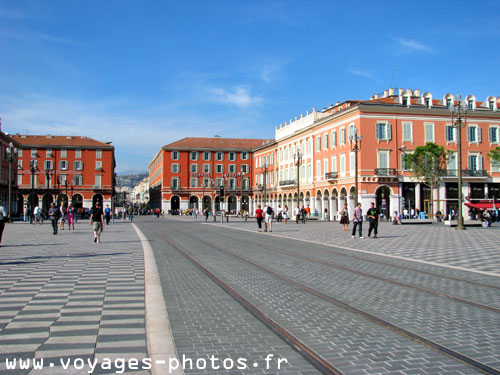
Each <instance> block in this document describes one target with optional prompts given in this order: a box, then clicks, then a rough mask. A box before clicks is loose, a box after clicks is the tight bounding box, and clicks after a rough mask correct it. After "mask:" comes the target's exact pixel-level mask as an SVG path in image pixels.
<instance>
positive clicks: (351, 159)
mask: <svg viewBox="0 0 500 375" xmlns="http://www.w3.org/2000/svg"><path fill="white" fill-rule="evenodd" d="M355 166H356V153H354V152H351V153H349V172H351V176H354V173H355V172H356V171H355Z"/></svg>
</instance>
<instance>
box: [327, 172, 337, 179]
mask: <svg viewBox="0 0 500 375" xmlns="http://www.w3.org/2000/svg"><path fill="white" fill-rule="evenodd" d="M337 178H339V174H338V172H328V173H325V180H335V179H337Z"/></svg>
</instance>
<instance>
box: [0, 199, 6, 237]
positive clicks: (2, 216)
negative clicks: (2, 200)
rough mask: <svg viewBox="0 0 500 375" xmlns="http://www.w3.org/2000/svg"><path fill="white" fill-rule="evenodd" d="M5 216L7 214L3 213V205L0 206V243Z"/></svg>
mask: <svg viewBox="0 0 500 375" xmlns="http://www.w3.org/2000/svg"><path fill="white" fill-rule="evenodd" d="M6 217H7V215H6V214H5V208H3V206H0V244H1V243H2V235H3V230H4V229H5V220H6ZM0 246H1V245H0Z"/></svg>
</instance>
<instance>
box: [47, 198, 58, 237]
mask: <svg viewBox="0 0 500 375" xmlns="http://www.w3.org/2000/svg"><path fill="white" fill-rule="evenodd" d="M59 212H60V211H59V209H58V208H57V206H56V204H55V203H54V202H52V203H51V204H50V208H49V220H50V222H51V223H52V232H53V233H52V234H57V220H58V219H59Z"/></svg>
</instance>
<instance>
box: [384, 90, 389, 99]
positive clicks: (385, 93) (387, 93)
mask: <svg viewBox="0 0 500 375" xmlns="http://www.w3.org/2000/svg"><path fill="white" fill-rule="evenodd" d="M388 96H389V90H384V98H387V97H388Z"/></svg>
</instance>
